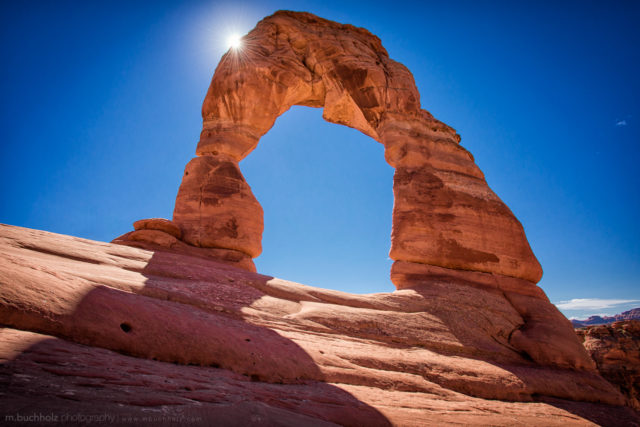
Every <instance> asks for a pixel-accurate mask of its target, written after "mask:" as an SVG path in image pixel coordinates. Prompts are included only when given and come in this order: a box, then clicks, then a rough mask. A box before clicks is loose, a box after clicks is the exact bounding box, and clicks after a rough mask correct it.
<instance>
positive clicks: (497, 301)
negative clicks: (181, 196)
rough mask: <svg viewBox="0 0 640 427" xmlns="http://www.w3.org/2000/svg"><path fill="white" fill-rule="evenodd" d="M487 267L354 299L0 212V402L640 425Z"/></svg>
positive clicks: (247, 419)
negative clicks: (51, 228) (536, 328)
mask: <svg viewBox="0 0 640 427" xmlns="http://www.w3.org/2000/svg"><path fill="white" fill-rule="evenodd" d="M143 230H144V229H143ZM483 280H484V281H485V282H486V281H487V280H489V278H488V277H484V278H480V277H479V278H477V282H470V281H468V278H464V277H463V278H459V279H457V280H448V279H447V280H444V279H442V278H441V279H436V278H435V277H434V276H432V277H431V279H430V282H429V284H428V286H427V285H425V286H420V287H417V288H413V289H404V290H399V291H395V292H393V293H381V294H370V295H351V294H346V293H343V292H338V291H328V290H323V289H318V288H313V287H310V286H304V285H300V284H297V283H292V282H287V281H285V280H280V279H276V278H273V277H268V276H263V275H260V274H256V273H251V272H247V271H246V270H244V269H238V268H235V267H231V266H228V265H226V264H224V263H220V262H218V261H215V260H213V259H210V258H207V257H202V256H200V255H199V254H192V255H187V254H185V253H177V252H175V251H171V250H170V249H157V250H155V251H148V250H144V249H139V248H134V247H127V246H122V245H114V244H108V243H102V242H95V241H90V240H84V239H79V238H75V237H69V236H62V235H57V234H53V233H47V232H42V231H36V230H29V229H23V228H19V227H11V226H0V324H1V325H3V326H4V327H3V328H2V329H0V358H1V359H2V365H1V368H0V384H2V387H0V396H1V401H2V402H3V403H2V405H0V416H2V417H3V418H2V419H5V420H6V418H4V417H5V415H10V416H15V415H16V414H17V413H21V414H23V415H24V414H32V413H34V412H38V413H47V414H49V413H52V414H57V415H63V414H65V413H66V414H69V413H72V414H78V413H80V414H84V415H90V414H96V415H100V414H105V413H106V414H110V415H111V416H114V417H118V418H117V421H116V423H117V424H118V425H128V424H131V425H135V424H136V423H135V422H134V421H127V420H131V419H132V418H133V417H139V418H138V419H139V420H141V419H142V417H145V416H146V417H151V418H153V417H155V419H156V420H159V421H156V424H167V425H176V424H189V425H211V423H212V422H216V423H219V424H222V425H336V424H339V425H347V426H351V425H353V426H356V425H368V426H369V425H371V426H374V425H442V424H446V423H452V424H464V425H473V424H475V425H478V424H481V425H514V424H524V425H590V423H591V422H596V423H598V424H601V425H616V424H618V425H619V424H620V423H623V424H627V425H633V423H637V422H638V421H639V420H638V418H637V416H636V415H634V413H633V412H632V411H631V410H630V409H628V408H627V409H625V408H624V407H622V406H620V405H622V404H623V402H624V399H623V397H622V396H621V395H620V393H619V392H618V391H616V390H615V389H614V388H613V387H612V386H611V385H610V384H609V383H608V382H606V381H605V380H604V379H602V377H600V376H599V375H598V374H597V372H596V371H595V370H593V369H592V368H591V367H589V366H588V364H585V362H584V360H587V359H585V358H587V357H588V356H586V353H585V351H584V349H582V347H581V346H580V345H579V343H578V339H577V337H576V336H575V335H574V336H573V340H574V341H573V342H575V343H576V345H577V347H575V348H574V347H572V346H571V345H570V342H571V341H570V340H569V343H561V342H560V343H559V342H548V340H550V339H551V335H550V336H548V337H545V336H532V335H530V334H529V332H528V331H527V327H526V325H527V324H528V323H529V322H532V321H538V322H543V323H544V324H545V325H546V326H548V329H549V331H550V330H551V329H552V327H553V326H554V325H555V326H556V327H560V326H561V324H558V323H555V324H554V323H553V322H558V319H555V318H554V315H553V313H549V312H548V311H545V309H544V307H545V305H541V303H538V302H536V301H542V299H541V298H540V296H539V295H535V292H533V291H532V292H531V293H530V294H529V295H525V294H516V293H514V292H513V291H510V290H509V288H508V285H504V284H503V286H504V287H503V288H500V287H499V286H498V285H496V286H493V287H490V286H488V285H486V284H483V283H482V281H483ZM504 294H508V295H509V298H505V297H504ZM522 307H528V311H526V312H523V309H522ZM521 312H523V314H521ZM528 316H531V318H527V317H528ZM564 321H565V322H567V323H568V321H567V320H566V319H565V320H564ZM550 332H551V331H550ZM554 339H555V338H554ZM523 343H528V344H523ZM558 345H559V346H560V347H561V348H558V347H557V346H558ZM169 362H170V363H169ZM181 417H182V418H181ZM163 420H164V421H163ZM171 422H173V424H171ZM138 424H139V423H138Z"/></svg>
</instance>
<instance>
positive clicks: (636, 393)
mask: <svg viewBox="0 0 640 427" xmlns="http://www.w3.org/2000/svg"><path fill="white" fill-rule="evenodd" d="M636 310H637V309H636ZM627 313H628V312H627ZM623 314H624V313H623ZM576 333H577V334H578V336H579V337H580V338H581V339H582V340H583V344H584V346H585V348H586V349H587V351H588V352H589V354H590V355H591V357H592V358H593V360H594V361H595V362H596V365H597V366H598V370H599V371H600V373H601V374H602V376H603V377H605V378H606V379H607V380H608V381H609V382H611V383H612V384H614V385H616V386H617V387H618V388H619V389H620V391H621V392H622V394H624V395H625V396H626V397H627V399H628V400H629V404H630V406H632V407H634V408H635V409H636V410H640V320H622V321H618V322H615V323H613V324H611V325H599V326H588V327H586V328H584V329H577V330H576Z"/></svg>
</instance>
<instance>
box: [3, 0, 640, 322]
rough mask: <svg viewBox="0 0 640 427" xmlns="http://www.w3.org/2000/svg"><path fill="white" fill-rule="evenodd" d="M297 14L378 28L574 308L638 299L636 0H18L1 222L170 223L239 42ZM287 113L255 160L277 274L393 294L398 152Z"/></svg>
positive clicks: (9, 61) (7, 63) (261, 266)
mask: <svg viewBox="0 0 640 427" xmlns="http://www.w3.org/2000/svg"><path fill="white" fill-rule="evenodd" d="M278 9H291V10H304V11H309V12H312V13H315V14H317V15H319V16H322V17H324V18H328V19H332V20H336V21H339V22H343V23H351V24H354V25H356V26H361V27H365V28H367V29H369V30H370V31H371V32H373V33H374V34H376V35H377V36H379V37H380V38H381V40H382V43H383V45H384V46H385V47H386V49H387V51H388V52H389V54H390V56H391V57H392V58H393V59H395V60H397V61H400V62H402V63H404V64H405V65H406V66H407V67H408V68H409V69H410V70H411V71H412V72H413V74H414V77H415V80H416V83H417V85H418V89H419V90H420V93H421V95H422V107H423V108H425V109H427V110H429V111H430V112H431V113H432V114H434V115H435V116H436V117H437V118H438V119H440V120H442V121H444V122H445V123H447V124H449V125H451V126H452V127H454V128H455V129H456V130H457V131H458V132H459V133H460V135H461V136H462V142H461V143H462V145H463V146H464V147H466V148H467V149H469V150H470V151H471V152H472V153H473V154H474V156H475V158H476V162H477V163H478V165H479V166H480V168H481V169H482V170H483V171H484V173H485V175H486V177H487V181H488V183H489V185H490V186H491V187H492V188H493V190H494V191H495V192H496V193H497V194H498V195H499V196H500V197H501V198H502V199H503V200H504V201H505V203H507V205H508V206H509V207H510V208H511V209H512V210H513V212H514V213H515V214H516V216H517V217H518V218H519V219H520V221H521V222H522V223H523V225H524V227H525V230H526V232H527V236H528V238H529V241H530V243H531V246H532V248H533V250H534V252H535V254H536V255H537V257H538V259H539V260H540V262H541V263H542V266H543V268H544V271H545V273H544V277H543V279H542V281H541V282H540V286H541V287H542V288H543V289H544V290H545V291H546V292H547V294H548V295H549V297H550V299H551V300H552V301H553V302H555V303H558V304H559V306H560V307H561V309H562V310H563V312H564V313H565V314H566V315H567V316H568V317H572V316H577V317H584V316H586V315H589V314H596V313H603V314H606V313H608V314H613V313H617V312H620V311H622V310H626V309H629V308H631V307H635V306H640V227H639V225H638V224H639V217H640V214H639V213H640V189H639V188H640V186H639V185H640V167H639V166H638V161H639V160H640V78H639V76H640V48H639V46H640V26H639V25H638V22H640V2H638V1H597V2H588V1H553V2H552V1H549V2H543V1H531V2H512V1H508V2H493V1H444V0H443V1H437V2H429V1H422V2H418V1H416V2H402V1H394V2H389V1H385V2H379V3H378V2H372V1H366V2H365V1H362V2H349V1H333V0H316V1H313V0H310V1H300V0H296V1H269V0H264V1H255V2H243V1H240V0H237V1H233V2H227V3H225V2H216V1H173V2H162V1H109V2H105V1H76V2H69V1H56V2H52V1H42V2H36V1H28V0H25V1H5V2H2V3H0V40H1V43H0V49H1V52H0V54H1V56H0V58H2V66H1V67H0V88H1V90H2V103H1V108H2V112H1V115H0V120H1V122H0V132H1V133H0V136H1V141H2V145H1V150H2V151H1V152H0V159H1V160H0V161H1V167H0V173H1V177H0V195H1V198H0V203H1V204H0V222H4V223H8V224H13V225H20V226H24V227H31V228H37V229H43V230H49V231H54V232H57V233H64V234H70V235H75V236H80V237H85V238H90V239H97V240H103V241H109V240H111V239H113V238H115V237H116V236H118V235H120V234H123V233H125V232H127V231H129V230H131V229H132V226H131V223H132V222H133V221H135V220H137V219H141V218H149V217H165V218H171V215H172V210H173V205H174V201H175V196H176V194H177V190H178V186H179V184H180V179H181V176H182V173H183V169H184V166H185V164H186V163H187V162H188V161H189V159H190V158H191V157H193V156H194V155H195V147H196V143H197V140H198V137H199V133H200V128H201V116H200V108H201V105H202V100H203V98H204V95H205V93H206V90H207V87H208V85H209V81H210V79H211V76H212V74H213V71H214V69H215V67H216V64H217V62H218V61H219V59H220V57H221V56H222V54H223V53H224V51H225V50H226V48H227V46H226V45H225V41H226V39H227V37H228V35H229V34H230V33H232V32H239V33H242V34H244V33H246V32H248V31H249V30H250V29H251V28H253V26H254V25H255V24H256V22H257V21H258V20H260V19H261V18H262V17H264V16H267V15H270V14H271V13H273V12H274V11H276V10H278ZM321 113H322V112H321V111H320V110H318V109H311V108H304V107H294V108H292V109H291V110H290V111H289V112H287V113H285V114H284V115H283V116H281V117H280V118H279V119H278V121H277V122H276V124H275V126H274V128H273V129H272V130H271V131H270V132H269V133H268V134H267V135H266V136H265V137H264V138H263V139H262V140H261V143H260V145H259V146H258V148H257V149H256V150H255V151H254V152H253V153H252V154H251V155H250V156H249V157H248V158H247V159H245V160H244V161H243V162H242V163H241V168H242V170H243V173H244V174H245V177H246V178H247V180H248V182H249V184H250V185H251V186H252V188H253V191H254V193H255V195H256V197H257V198H258V200H259V201H260V202H261V203H262V206H263V207H264V210H265V227H266V229H265V233H264V238H263V246H264V252H263V255H261V256H260V257H259V258H258V259H257V260H256V264H257V267H258V270H259V271H260V272H263V273H266V274H271V275H275V276H278V277H281V278H284V279H289V280H293V281H298V282H302V283H305V284H309V285H314V286H320V287H325V288H333V289H340V290H344V291H348V292H357V293H368V292H383V291H391V290H393V289H394V288H393V285H392V284H391V282H390V281H389V267H390V265H391V261H390V260H389V259H388V250H389V234H390V229H391V208H392V203H393V195H392V176H393V170H392V168H391V167H390V166H388V165H387V164H386V163H385V161H384V158H383V150H382V146H381V145H380V144H378V143H376V142H375V141H373V140H372V139H370V138H368V137H366V136H364V135H362V134H360V133H358V132H357V131H355V130H353V129H348V128H346V127H342V126H338V125H335V124H330V123H326V122H324V121H323V120H322V118H321Z"/></svg>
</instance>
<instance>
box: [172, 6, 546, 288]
mask: <svg viewBox="0 0 640 427" xmlns="http://www.w3.org/2000/svg"><path fill="white" fill-rule="evenodd" d="M293 105H305V106H311V107H323V108H324V111H323V117H324V118H325V119H326V120H327V121H329V122H333V123H337V124H342V125H346V126H349V127H352V128H355V129H357V130H359V131H361V132H363V133H364V134H366V135H369V136H370V137H372V138H373V139H375V140H376V141H378V142H380V143H382V144H383V145H384V147H385V158H386V160H387V162H388V163H389V164H390V165H391V166H393V167H394V168H395V169H396V171H395V175H394V209H393V227H392V235H391V252H390V256H391V258H392V259H394V260H395V261H396V263H395V264H394V267H393V269H392V280H393V281H394V283H395V284H396V286H398V287H404V286H410V285H411V283H412V281H414V280H416V278H417V277H420V276H424V275H425V274H426V275H430V276H433V275H442V274H452V273H453V272H455V270H470V271H476V272H483V273H495V274H499V275H503V276H510V277H514V278H519V279H525V280H527V281H530V282H537V281H538V280H539V279H540V277H541V275H542V270H541V268H540V265H539V263H538V261H537V260H536V258H535V256H534V255H533V253H532V251H531V248H530V247H529V244H528V242H527V239H526V237H525V234H524V230H523V228H522V225H521V224H520V222H518V220H517V219H516V218H515V216H514V215H513V214H512V213H511V211H510V210H509V208H507V206H506V205H505V204H504V203H503V202H502V201H501V200H500V199H499V198H498V197H497V196H496V195H495V193H493V192H492V191H491V189H490V188H489V187H488V185H487V183H486V182H485V180H484V176H483V174H482V172H481V171H480V170H479V169H478V167H477V166H476V165H475V163H474V161H473V156H472V155H471V154H470V153H469V152H468V151H467V150H465V149H464V148H463V147H461V146H460V145H459V141H460V137H459V136H458V135H457V134H456V132H455V130H453V129H452V128H450V127H449V126H447V125H445V124H444V123H442V122H440V121H438V120H436V119H434V118H433V116H432V115H431V114H429V113H428V112H427V111H425V110H422V109H421V108H420V96H419V93H418V91H417V89H416V86H415V83H414V80H413V76H412V75H411V73H410V72H409V70H407V68H406V67H404V66H403V65H402V64H400V63H398V62H395V61H393V60H392V59H390V58H389V56H388V54H387V52H386V50H385V49H384V48H383V47H382V44H381V42H380V40H379V39H378V38H377V37H376V36H374V35H372V34H371V33H369V32H368V31H367V30H365V29H362V28H356V27H354V26H351V25H342V24H338V23H335V22H331V21H327V20H325V19H321V18H318V17H316V16H314V15H311V14H309V13H300V12H288V11H280V12H276V13H275V14H274V15H272V16H270V17H267V18H265V19H263V20H262V21H261V22H260V23H258V25H257V26H256V28H255V29H253V30H252V31H251V32H250V33H249V34H248V35H247V36H245V38H244V48H243V49H242V50H238V51H230V52H228V53H227V54H226V55H225V56H224V57H223V59H222V60H221V62H220V64H219V65H218V68H217V69H216V72H215V74H214V76H213V79H212V81H211V85H210V87H209V90H208V92H207V95H206V98H205V100H204V104H203V107H202V116H203V130H202V133H201V136H200V141H199V143H198V147H197V150H196V154H197V155H198V156H199V157H196V158H194V159H193V160H192V161H191V162H190V163H189V164H188V165H187V167H186V169H185V175H184V178H183V182H182V184H181V186H180V190H179V192H178V197H177V199H176V207H175V211H174V218H173V220H174V222H175V223H176V224H177V225H178V226H179V227H180V229H181V230H182V233H183V235H182V240H183V241H184V242H186V243H188V244H190V245H193V246H197V247H201V248H212V249H215V250H217V251H218V252H220V251H221V250H227V251H231V253H232V254H233V255H234V256H236V257H240V258H242V257H245V258H248V260H249V261H250V258H255V257H256V256H258V255H259V254H260V252H261V243H260V240H261V236H262V229H263V224H262V208H261V207H260V205H259V203H258V202H257V200H256V199H255V197H254V196H253V194H252V193H251V189H250V187H249V186H248V184H247V183H246V182H245V180H244V178H243V176H242V173H241V172H240V169H239V166H238V162H239V161H240V160H241V159H243V158H244V157H246V156H247V155H248V154H249V153H250V152H251V151H252V150H253V149H254V148H255V147H256V146H257V144H258V141H259V139H260V137H261V136H262V135H264V134H265V133H266V132H267V131H268V130H269V129H270V128H271V127H272V126H273V124H274V122H275V120H276V119H277V117H278V116H279V115H281V114H282V113H284V112H285V111H287V110H288V109H289V108H290V107H291V106H293ZM246 261H247V259H243V262H244V264H243V265H245V268H246V265H249V264H247V262H246ZM251 265H252V264H251Z"/></svg>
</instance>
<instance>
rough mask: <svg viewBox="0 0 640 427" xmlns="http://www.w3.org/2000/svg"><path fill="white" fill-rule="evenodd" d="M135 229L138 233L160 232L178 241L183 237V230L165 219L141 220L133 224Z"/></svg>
mask: <svg viewBox="0 0 640 427" xmlns="http://www.w3.org/2000/svg"><path fill="white" fill-rule="evenodd" d="M133 229H134V230H136V231H139V230H158V231H162V232H164V233H166V234H169V235H171V236H173V237H175V238H176V239H180V238H181V237H182V230H180V227H178V226H177V225H176V224H174V223H173V222H171V221H169V220H168V219H164V218H149V219H141V220H139V221H136V222H134V223H133Z"/></svg>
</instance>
